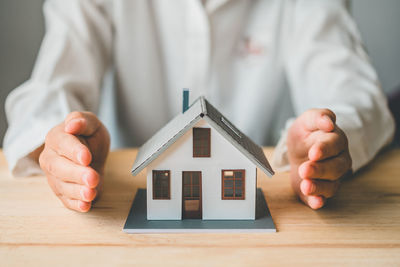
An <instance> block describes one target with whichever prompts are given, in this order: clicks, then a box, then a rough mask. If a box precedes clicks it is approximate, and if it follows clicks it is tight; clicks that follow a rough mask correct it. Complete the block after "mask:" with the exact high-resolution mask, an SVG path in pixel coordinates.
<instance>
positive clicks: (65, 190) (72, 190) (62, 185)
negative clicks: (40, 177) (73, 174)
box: [54, 179, 97, 202]
mask: <svg viewBox="0 0 400 267" xmlns="http://www.w3.org/2000/svg"><path fill="white" fill-rule="evenodd" d="M54 184H55V186H56V188H57V191H58V192H60V194H61V196H63V197H66V198H69V199H77V200H82V201H85V202H91V201H92V200H93V199H95V197H96V195H97V191H96V189H95V188H88V187H86V186H83V185H79V184H74V183H66V182H63V181H61V180H60V179H56V180H54Z"/></svg>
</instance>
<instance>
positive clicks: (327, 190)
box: [300, 179, 340, 198]
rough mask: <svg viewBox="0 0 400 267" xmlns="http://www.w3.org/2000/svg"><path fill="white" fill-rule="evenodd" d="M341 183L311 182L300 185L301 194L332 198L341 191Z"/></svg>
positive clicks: (307, 180)
mask: <svg viewBox="0 0 400 267" xmlns="http://www.w3.org/2000/svg"><path fill="white" fill-rule="evenodd" d="M339 184H340V183H339V181H324V180H309V179H304V180H303V181H301V183H300V189H301V192H302V193H303V194H304V195H306V196H324V197H325V198H330V197H333V196H334V195H335V193H336V192H337V191H338V189H339Z"/></svg>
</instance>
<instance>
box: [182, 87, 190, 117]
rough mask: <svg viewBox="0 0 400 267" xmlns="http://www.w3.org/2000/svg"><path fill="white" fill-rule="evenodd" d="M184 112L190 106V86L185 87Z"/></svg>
mask: <svg viewBox="0 0 400 267" xmlns="http://www.w3.org/2000/svg"><path fill="white" fill-rule="evenodd" d="M182 100H183V102H182V113H185V111H186V110H187V109H188V108H189V89H188V88H183V97H182Z"/></svg>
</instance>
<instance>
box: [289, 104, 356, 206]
mask: <svg viewBox="0 0 400 267" xmlns="http://www.w3.org/2000/svg"><path fill="white" fill-rule="evenodd" d="M335 122H336V116H335V114H334V113H333V112H332V111H330V110H328V109H312V110H308V111H306V112H305V113H303V114H302V115H301V116H299V117H298V118H297V119H296V121H295V122H294V123H293V125H292V126H291V127H290V129H289V132H288V137H287V145H288V157H289V162H290V167H291V173H290V176H291V182H292V187H293V189H294V191H295V192H296V193H297V195H298V196H299V198H300V199H301V200H302V201H303V202H304V203H305V204H306V205H308V206H309V207H311V208H312V209H319V208H321V207H323V206H324V205H325V202H326V199H327V198H330V197H332V196H333V195H334V194H335V193H336V192H337V190H338V188H339V183H340V181H339V180H340V178H341V177H343V176H344V175H345V174H346V173H348V172H349V171H350V170H351V166H352V160H351V157H350V153H349V148H348V141H347V137H346V135H345V133H344V132H343V131H342V130H341V129H340V128H339V127H338V126H337V125H336V124H335Z"/></svg>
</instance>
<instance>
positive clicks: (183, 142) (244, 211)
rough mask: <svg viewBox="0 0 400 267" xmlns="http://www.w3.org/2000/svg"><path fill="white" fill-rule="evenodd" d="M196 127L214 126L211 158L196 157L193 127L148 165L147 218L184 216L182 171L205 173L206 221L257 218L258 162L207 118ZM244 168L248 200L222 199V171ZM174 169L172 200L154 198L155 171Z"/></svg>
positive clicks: (204, 200)
mask: <svg viewBox="0 0 400 267" xmlns="http://www.w3.org/2000/svg"><path fill="white" fill-rule="evenodd" d="M194 127H208V128H211V157H209V158H193V138H192V130H189V131H187V132H186V133H185V134H184V135H183V136H182V137H180V138H179V139H178V140H177V141H176V142H175V143H174V144H173V145H171V146H170V147H169V148H168V149H167V150H166V151H164V153H162V154H161V155H160V156H159V157H158V158H157V159H155V160H154V161H153V162H152V163H150V164H149V165H148V166H147V219H148V220H181V219H182V171H201V172H202V214H203V220H223V219H226V220H235V219H236V220H254V219H255V204H256V185H257V172H256V167H255V165H254V164H253V163H252V162H251V161H250V160H249V159H248V158H247V157H246V156H244V155H243V154H242V153H241V152H240V151H239V150H238V149H237V148H236V147H234V146H233V145H232V144H231V143H230V142H229V141H228V140H226V139H225V137H224V136H222V135H221V134H220V133H219V132H218V131H216V130H215V129H213V128H212V127H211V126H210V125H209V124H208V123H207V122H206V121H205V120H204V119H203V120H200V121H199V122H198V123H197V124H196V125H195V126H194ZM225 169H244V170H245V175H246V176H245V199H244V200H236V199H235V200H223V199H222V177H221V170H225ZM153 170H170V171H171V178H170V179H171V180H170V182H171V191H170V193H171V199H169V200H159V199H157V200H153V190H152V184H153V183H152V179H153V175H152V171H153Z"/></svg>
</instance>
